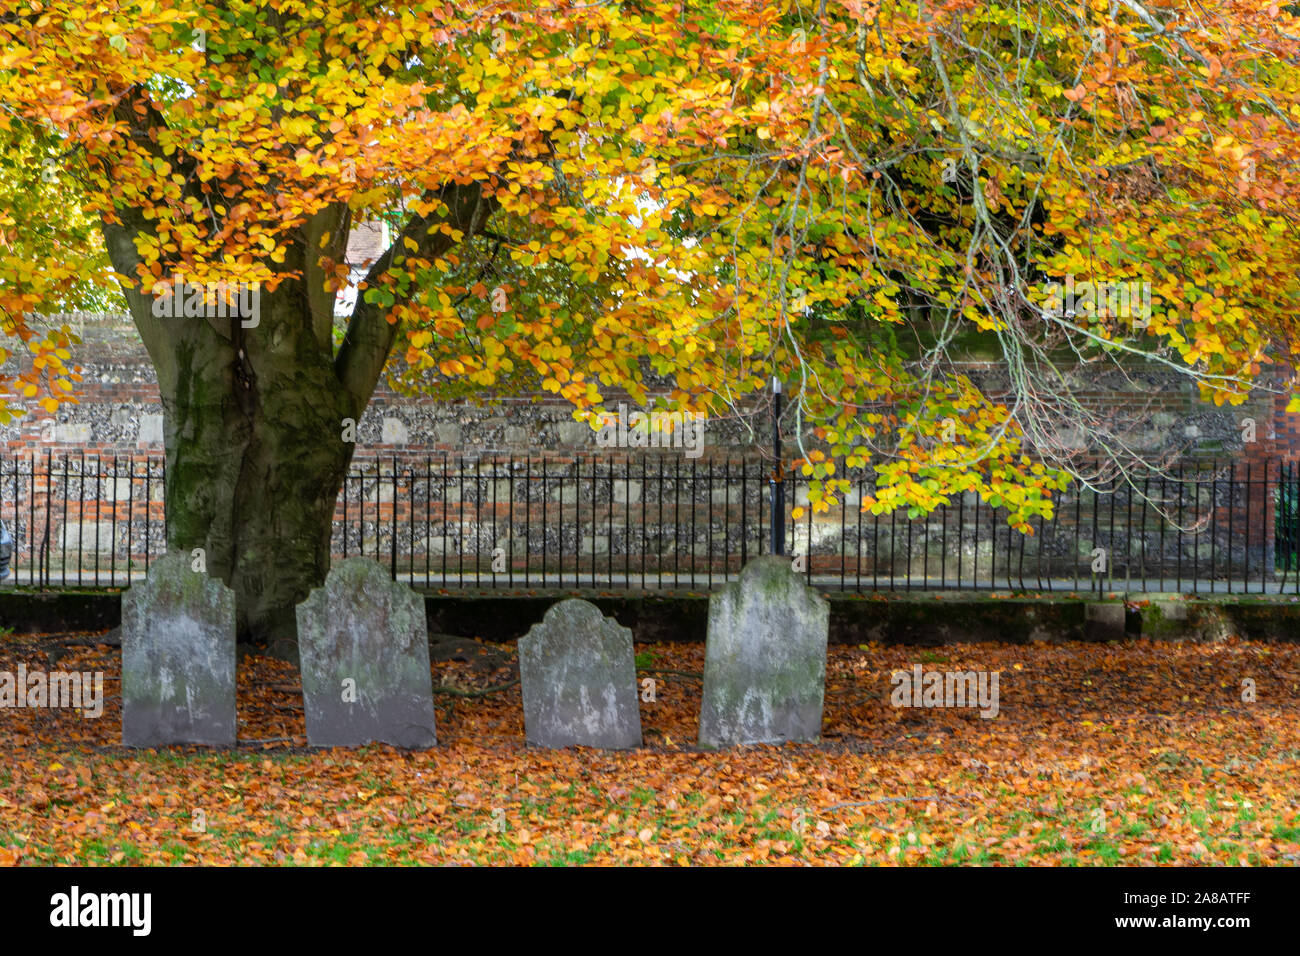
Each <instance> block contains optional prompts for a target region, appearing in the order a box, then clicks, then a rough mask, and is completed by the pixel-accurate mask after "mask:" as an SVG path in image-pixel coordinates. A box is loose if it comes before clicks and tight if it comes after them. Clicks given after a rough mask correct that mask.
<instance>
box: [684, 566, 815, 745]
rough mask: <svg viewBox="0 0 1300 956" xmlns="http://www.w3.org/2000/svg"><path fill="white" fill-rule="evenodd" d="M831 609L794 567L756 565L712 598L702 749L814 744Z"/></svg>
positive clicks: (741, 573) (701, 739)
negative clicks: (773, 744) (807, 585)
mask: <svg viewBox="0 0 1300 956" xmlns="http://www.w3.org/2000/svg"><path fill="white" fill-rule="evenodd" d="M829 621H830V605H828V604H827V603H826V601H825V600H823V599H822V598H821V596H820V595H818V594H817V593H816V592H814V591H813V590H812V589H811V588H808V587H806V586H805V585H804V583H803V580H802V578H801V577H800V576H799V575H797V574H796V573H795V572H794V571H793V570H791V568H790V559H789V558H782V557H776V556H767V557H762V558H757V559H755V560H753V561H751V562H750V563H749V564H747V565H745V567H744V569H743V570H742V571H741V572H740V579H739V580H737V581H733V582H732V583H731V584H729V585H727V587H726V588H724V589H723V590H722V591H720V592H718V593H717V594H714V595H713V596H712V597H711V598H710V599H709V628H708V644H707V645H706V648H705V653H704V693H703V700H702V701H701V704H700V746H701V747H726V746H732V745H735V744H768V743H784V742H786V741H815V740H817V739H818V737H819V736H820V734H821V726H822V700H823V696H824V692H825V683H826V637H827V632H828V627H829Z"/></svg>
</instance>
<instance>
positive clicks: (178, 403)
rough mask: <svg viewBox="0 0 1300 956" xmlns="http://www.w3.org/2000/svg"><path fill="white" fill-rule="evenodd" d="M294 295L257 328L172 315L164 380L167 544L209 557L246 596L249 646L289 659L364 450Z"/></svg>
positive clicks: (347, 400)
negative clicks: (349, 474)
mask: <svg viewBox="0 0 1300 956" xmlns="http://www.w3.org/2000/svg"><path fill="white" fill-rule="evenodd" d="M295 292H296V290H295V287H294V286H292V285H284V286H281V287H280V288H279V289H278V290H277V291H276V292H274V293H267V292H263V293H262V294H261V302H260V304H261V316H260V323H259V326H258V327H257V328H248V329H245V328H243V327H242V324H241V322H240V320H239V319H234V320H221V319H217V320H205V319H199V318H168V319H163V320H162V321H164V322H171V323H175V325H176V326H177V327H176V328H174V329H173V330H172V331H173V335H172V336H170V340H171V341H170V348H169V351H170V355H171V357H172V359H173V360H174V362H175V370H174V374H172V375H168V376H166V377H165V378H164V376H162V375H161V374H160V376H159V390H160V392H161V395H162V404H163V415H164V423H165V429H164V432H165V440H166V456H167V480H166V507H167V514H168V533H167V544H168V547H169V548H171V549H174V550H180V551H185V552H191V551H192V550H193V549H195V548H202V549H203V557H204V560H205V563H206V565H207V571H208V573H209V574H212V575H215V576H217V577H219V578H221V579H222V580H223V581H225V582H226V583H227V584H228V585H229V586H230V587H231V588H232V589H234V591H235V593H236V606H237V612H238V633H239V636H240V639H241V640H243V641H251V642H254V643H258V644H263V643H264V644H266V645H267V646H268V649H269V651H270V652H271V653H272V654H274V655H275V656H280V657H285V658H288V659H293V658H294V657H295V652H296V645H295V638H296V626H295V610H294V609H295V606H296V605H297V604H298V603H299V602H301V601H302V600H304V599H305V598H306V597H307V595H308V594H309V593H310V591H311V589H312V588H313V587H318V586H319V585H320V584H321V583H322V582H323V581H324V579H325V575H326V574H327V573H328V571H329V567H330V532H331V528H332V525H333V517H334V506H335V501H336V500H337V497H338V492H339V488H340V486H341V484H342V480H343V475H344V472H345V471H346V469H347V467H348V464H349V462H350V461H351V459H352V450H353V447H354V446H353V445H352V444H351V443H350V442H345V441H343V423H344V420H345V419H348V418H353V417H354V416H355V415H356V412H355V410H354V407H353V402H352V400H351V397H350V396H349V395H348V394H347V393H346V392H345V391H344V390H343V389H342V388H340V386H339V382H338V379H337V378H336V376H335V374H334V370H333V366H332V361H331V357H330V356H329V355H328V353H326V354H324V355H323V354H322V353H321V351H320V350H319V349H318V348H317V347H316V342H315V340H314V337H313V336H312V335H311V334H310V323H309V322H308V320H307V317H306V316H305V315H304V314H303V311H302V299H301V297H300V296H298V295H296V294H295ZM223 322H224V323H226V324H227V328H226V329H221V328H220V324H222V323H223ZM182 326H185V327H184V328H182ZM263 326H265V329H264V328H263ZM223 333H225V334H223Z"/></svg>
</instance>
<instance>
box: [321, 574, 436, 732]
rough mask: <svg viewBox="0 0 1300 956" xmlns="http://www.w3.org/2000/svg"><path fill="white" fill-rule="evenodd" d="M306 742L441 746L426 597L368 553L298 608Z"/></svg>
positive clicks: (333, 577) (326, 583)
mask: <svg viewBox="0 0 1300 956" xmlns="http://www.w3.org/2000/svg"><path fill="white" fill-rule="evenodd" d="M298 655H299V659H300V660H301V663H302V698H303V706H304V708H305V710H306V716H307V742H308V743H309V744H311V745H312V746H313V747H359V746H361V745H362V744H367V743H372V742H376V741H377V742H381V743H388V744H393V745H394V746H397V747H408V748H411V749H416V748H424V747H432V746H434V744H436V743H437V736H436V734H435V730H434V719H433V678H432V676H431V675H430V672H429V633H428V631H427V630H426V626H425V620H424V599H423V598H421V597H420V596H419V595H418V594H416V593H415V592H414V591H412V590H411V589H410V588H409V587H407V586H406V585H404V584H399V583H397V582H395V581H393V580H392V579H391V578H390V577H389V576H388V572H387V571H385V570H384V569H383V567H381V566H380V565H379V564H377V563H375V562H374V561H372V560H370V559H369V558H348V559H347V560H346V561H343V562H341V563H339V564H337V565H335V566H334V568H333V570H331V571H330V573H329V575H328V577H326V578H325V585H324V587H319V588H317V589H316V590H314V591H312V592H311V595H310V596H309V597H308V598H307V600H305V601H303V602H302V603H301V604H299V605H298Z"/></svg>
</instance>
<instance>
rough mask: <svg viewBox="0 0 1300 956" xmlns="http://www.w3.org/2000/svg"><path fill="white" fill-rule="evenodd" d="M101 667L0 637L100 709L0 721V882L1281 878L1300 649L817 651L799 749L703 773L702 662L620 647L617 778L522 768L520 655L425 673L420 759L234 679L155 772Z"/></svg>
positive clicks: (280, 690) (488, 652)
mask: <svg viewBox="0 0 1300 956" xmlns="http://www.w3.org/2000/svg"><path fill="white" fill-rule="evenodd" d="M102 640H103V637H102V635H87V634H67V635H39V636H30V637H16V636H9V637H6V638H0V671H10V672H12V671H15V670H16V669H17V665H18V663H19V662H20V661H22V662H25V663H26V665H27V667H28V668H29V670H30V669H43V670H47V671H50V670H62V671H72V670H79V671H96V670H98V671H102V672H104V674H105V685H104V691H105V694H106V696H107V697H108V701H107V703H106V706H105V708H104V713H103V716H102V717H101V718H99V719H86V718H84V717H82V716H80V715H79V714H77V713H76V712H72V711H68V710H54V709H45V710H34V709H0V752H2V753H3V763H2V765H0V864H14V863H18V864H57V863H90V864H99V863H103V864H142V863H183V864H195V863H209V864H260V863H290V864H337V863H344V864H362V863H376V864H398V863H462V864H481V863H518V864H534V863H540V864H575V863H665V864H668V863H673V864H676V863H681V864H713V863H758V862H768V863H792V862H806V863H833V864H862V863H866V864H952V863H976V864H1014V863H1033V864H1060V865H1093V864H1117V863H1119V864H1129V863H1131V864H1150V863H1175V864H1191V863H1204V864H1208V863H1220V864H1295V863H1297V862H1300V740H1298V739H1297V736H1298V735H1297V728H1300V695H1298V694H1297V690H1298V689H1300V646H1297V645H1271V646H1268V645H1259V644H1251V643H1245V642H1230V643H1224V644H1212V645H1195V644H1167V643H1165V644H1161V643H1143V642H1130V643H1124V644H1079V643H1074V644H1063V645H1043V644H1040V645H1033V646H1000V645H962V646H950V647H944V648H932V649H922V648H907V647H882V646H875V645H867V646H862V647H832V648H831V651H830V660H829V673H828V680H827V697H826V712H825V727H824V735H823V742H822V743H821V744H820V745H817V746H785V747H749V748H739V749H736V750H732V751H727V752H722V753H708V752H701V751H699V750H698V749H697V747H696V746H695V734H696V730H697V713H698V708H699V702H700V688H701V684H700V679H699V674H700V672H701V670H702V668H703V664H704V648H703V647H702V646H700V645H638V646H637V651H638V657H637V664H638V671H639V673H638V678H639V679H641V680H645V679H647V678H648V679H651V680H654V681H655V682H656V683H655V687H654V690H655V693H654V698H655V699H654V701H653V702H651V701H648V700H643V701H642V703H641V719H642V724H643V729H644V736H645V746H644V748H642V749H640V750H636V751H631V752H624V753H604V752H596V751H589V750H569V751H548V750H533V749H529V748H528V747H526V746H525V744H524V724H523V711H522V705H521V700H520V693H519V686H518V684H517V670H516V667H515V663H514V657H513V650H512V649H511V648H503V647H500V646H497V645H479V644H477V643H475V642H471V641H460V642H449V643H446V644H443V645H437V646H435V653H434V657H435V662H434V665H433V667H434V685H435V686H436V687H437V688H438V689H439V692H438V697H437V700H438V740H439V746H438V747H437V748H436V749H434V750H431V751H428V752H424V753H407V752H403V751H399V750H395V749H393V748H390V747H386V746H374V747H369V748H366V749H363V750H360V751H346V750H311V749H309V748H307V746H306V737H305V736H304V724H303V713H302V697H301V694H300V692H299V689H298V682H297V677H296V673H295V672H294V671H293V670H292V669H291V668H289V667H288V666H287V665H285V664H283V663H280V662H275V661H270V660H267V659H264V658H256V657H252V658H246V659H244V660H242V661H241V663H240V667H239V735H240V745H239V747H238V748H237V749H235V750H233V751H210V750H203V749H198V748H179V747H178V748H173V749H170V750H165V751H161V752H151V751H128V750H124V749H123V748H121V747H120V746H119V744H118V741H119V739H120V732H121V711H120V698H119V693H120V681H119V676H120V656H119V652H118V649H117V648H116V647H112V646H109V645H107V644H103V643H99V641H102ZM915 664H920V665H922V667H923V668H925V669H926V670H927V671H929V670H941V671H955V670H977V671H978V670H990V671H997V672H998V673H999V691H1000V697H1001V700H1000V712H999V713H998V715H997V717H996V718H993V719H984V718H981V717H980V716H979V715H978V713H977V711H976V710H975V709H933V708H906V707H905V708H896V707H894V706H892V705H891V701H890V694H891V691H892V686H891V683H890V675H891V673H892V672H894V671H895V670H910V669H911V668H912V666H913V665H915ZM1247 679H1249V680H1250V681H1253V682H1254V687H1255V695H1256V699H1255V700H1254V701H1253V702H1249V701H1244V700H1243V699H1242V698H1243V693H1242V688H1243V681H1245V680H1247ZM1247 696H1249V695H1247Z"/></svg>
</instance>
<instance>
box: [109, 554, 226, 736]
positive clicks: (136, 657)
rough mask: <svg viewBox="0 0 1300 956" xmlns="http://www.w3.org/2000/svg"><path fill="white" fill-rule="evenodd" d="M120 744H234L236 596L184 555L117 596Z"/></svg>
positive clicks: (160, 564) (170, 557) (159, 564)
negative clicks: (119, 598)
mask: <svg viewBox="0 0 1300 956" xmlns="http://www.w3.org/2000/svg"><path fill="white" fill-rule="evenodd" d="M122 743H123V744H124V745H125V746H127V747H160V746H166V745H168V744H210V745H212V746H218V747H230V746H234V743H235V592H234V591H232V590H230V588H228V587H226V586H225V585H224V584H223V583H222V582H221V581H219V580H218V579H216V578H212V577H209V576H208V575H207V574H206V573H204V572H203V571H195V570H193V568H192V566H191V558H190V556H189V555H186V554H169V555H167V556H166V557H163V558H161V559H159V560H158V561H155V562H154V563H153V564H152V565H151V566H150V568H149V574H148V577H147V579H146V580H145V581H144V582H142V583H140V584H134V585H132V586H131V588H130V589H129V590H128V591H127V592H126V593H125V594H124V595H122Z"/></svg>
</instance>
